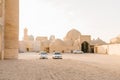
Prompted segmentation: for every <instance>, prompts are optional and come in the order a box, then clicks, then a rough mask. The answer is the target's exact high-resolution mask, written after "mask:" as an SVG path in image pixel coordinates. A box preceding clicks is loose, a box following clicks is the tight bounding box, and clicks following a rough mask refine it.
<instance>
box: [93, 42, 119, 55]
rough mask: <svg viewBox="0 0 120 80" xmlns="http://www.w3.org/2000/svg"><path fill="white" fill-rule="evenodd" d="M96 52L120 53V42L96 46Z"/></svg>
mask: <svg viewBox="0 0 120 80" xmlns="http://www.w3.org/2000/svg"><path fill="white" fill-rule="evenodd" d="M95 49H96V53H102V54H109V55H120V44H109V45H101V46H95Z"/></svg>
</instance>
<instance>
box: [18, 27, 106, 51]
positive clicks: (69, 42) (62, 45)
mask: <svg viewBox="0 0 120 80" xmlns="http://www.w3.org/2000/svg"><path fill="white" fill-rule="evenodd" d="M27 32H28V30H27V28H25V29H24V38H23V40H22V41H20V43H19V51H20V52H39V51H47V52H54V51H60V52H72V51H73V50H82V51H83V52H85V53H88V52H94V45H96V44H97V43H98V42H102V40H100V39H98V40H97V41H98V42H96V41H91V36H90V35H82V34H81V33H80V32H79V31H78V30H76V29H72V30H70V31H68V33H67V34H66V36H65V37H64V39H63V40H61V39H56V38H55V36H54V35H51V36H50V38H49V39H48V37H46V36H37V37H36V39H34V37H33V36H32V35H28V33H27ZM103 43H104V42H103ZM91 45H93V46H91Z"/></svg>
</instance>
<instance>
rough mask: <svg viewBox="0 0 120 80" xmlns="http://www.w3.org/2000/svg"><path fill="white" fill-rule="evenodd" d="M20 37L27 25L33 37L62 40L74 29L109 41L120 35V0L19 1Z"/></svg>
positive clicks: (20, 37)
mask: <svg viewBox="0 0 120 80" xmlns="http://www.w3.org/2000/svg"><path fill="white" fill-rule="evenodd" d="M19 1H20V16H19V17H20V18H19V19H20V20H19V21H20V25H19V26H20V28H19V39H20V40H22V38H23V31H24V28H25V27H26V28H28V34H29V35H33V36H35V37H36V36H47V37H48V38H49V37H50V35H55V37H56V38H60V39H63V38H64V37H65V35H66V34H67V32H68V31H69V30H71V29H73V28H74V29H77V30H78V31H80V32H81V34H82V35H91V38H92V39H93V38H94V39H96V38H98V37H99V38H101V39H102V40H104V41H106V42H109V40H110V39H111V38H113V37H116V36H117V35H119V34H120V0H19Z"/></svg>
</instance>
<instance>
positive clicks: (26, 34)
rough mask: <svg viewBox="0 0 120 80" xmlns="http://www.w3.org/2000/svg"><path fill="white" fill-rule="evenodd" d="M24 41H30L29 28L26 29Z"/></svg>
mask: <svg viewBox="0 0 120 80" xmlns="http://www.w3.org/2000/svg"><path fill="white" fill-rule="evenodd" d="M23 40H24V41H28V29H27V28H25V29H24V39H23Z"/></svg>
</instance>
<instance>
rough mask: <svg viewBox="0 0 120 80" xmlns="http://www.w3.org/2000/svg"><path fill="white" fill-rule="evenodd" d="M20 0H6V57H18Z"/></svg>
mask: <svg viewBox="0 0 120 80" xmlns="http://www.w3.org/2000/svg"><path fill="white" fill-rule="evenodd" d="M18 37H19V0H5V27H4V42H5V43H4V48H5V50H4V58H5V59H17V58H18V45H19V41H18Z"/></svg>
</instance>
